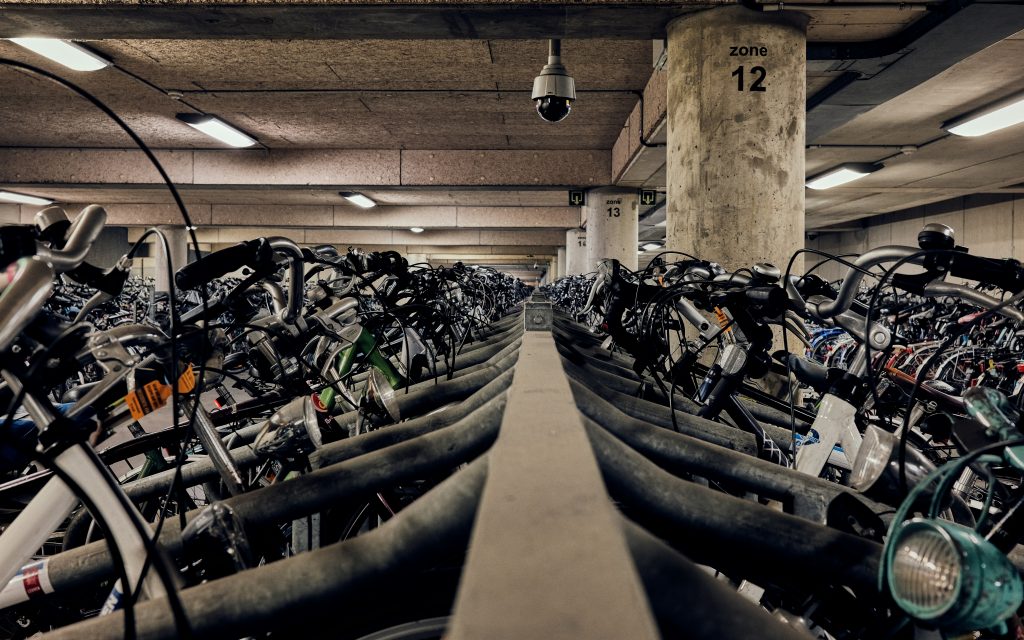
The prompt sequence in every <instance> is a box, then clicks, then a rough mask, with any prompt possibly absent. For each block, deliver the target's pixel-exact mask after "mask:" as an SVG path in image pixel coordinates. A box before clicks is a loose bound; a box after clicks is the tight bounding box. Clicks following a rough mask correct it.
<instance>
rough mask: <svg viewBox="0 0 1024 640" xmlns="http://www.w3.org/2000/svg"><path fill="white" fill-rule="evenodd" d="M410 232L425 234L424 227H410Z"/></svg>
mask: <svg viewBox="0 0 1024 640" xmlns="http://www.w3.org/2000/svg"><path fill="white" fill-rule="evenodd" d="M409 231H412V232H413V233H423V227H409Z"/></svg>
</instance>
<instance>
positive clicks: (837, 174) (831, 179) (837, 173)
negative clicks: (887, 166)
mask: <svg viewBox="0 0 1024 640" xmlns="http://www.w3.org/2000/svg"><path fill="white" fill-rule="evenodd" d="M881 168H882V165H880V164H867V163H852V162H851V163H847V164H841V165H839V166H838V167H835V168H832V169H829V170H828V171H825V172H824V173H819V174H818V175H816V176H814V177H813V178H811V179H810V180H808V181H807V188H808V189H817V190H821V189H831V188H832V187H838V186H839V185H841V184H846V183H847V182H853V181H854V180H859V179H861V178H863V177H864V176H866V175H869V174H871V173H874V172H875V171H878V170H879V169H881Z"/></svg>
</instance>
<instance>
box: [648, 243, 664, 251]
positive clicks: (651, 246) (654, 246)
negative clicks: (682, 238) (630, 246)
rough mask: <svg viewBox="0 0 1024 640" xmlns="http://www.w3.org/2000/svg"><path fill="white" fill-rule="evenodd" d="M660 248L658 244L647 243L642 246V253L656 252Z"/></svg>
mask: <svg viewBox="0 0 1024 640" xmlns="http://www.w3.org/2000/svg"><path fill="white" fill-rule="evenodd" d="M660 248H661V243H660V242H648V243H646V244H644V251H657V250H658V249H660Z"/></svg>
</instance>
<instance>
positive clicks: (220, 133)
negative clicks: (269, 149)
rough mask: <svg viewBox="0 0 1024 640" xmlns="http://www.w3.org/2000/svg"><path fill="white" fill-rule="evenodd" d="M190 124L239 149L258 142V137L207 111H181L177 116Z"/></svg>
mask: <svg viewBox="0 0 1024 640" xmlns="http://www.w3.org/2000/svg"><path fill="white" fill-rule="evenodd" d="M175 118H177V119H178V120H180V121H181V122H184V123H185V124H187V125H188V126H190V127H192V128H193V129H196V130H197V131H202V132H203V133H205V134H206V135H208V136H210V137H211V138H213V139H215V140H220V141H221V142H223V143H224V144H226V145H230V146H232V147H235V148H237V149H243V148H245V147H251V146H253V145H254V144H256V138H253V137H252V136H250V135H249V134H247V133H243V132H242V131H240V130H238V129H236V128H235V127H233V126H231V125H230V124H228V123H226V122H224V121H223V120H221V119H220V118H218V117H216V116H211V115H207V114H205V113H179V114H178V115H176V116H175Z"/></svg>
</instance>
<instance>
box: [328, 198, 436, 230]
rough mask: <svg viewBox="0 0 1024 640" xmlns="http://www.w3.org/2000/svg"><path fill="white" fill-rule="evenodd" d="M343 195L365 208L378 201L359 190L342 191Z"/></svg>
mask: <svg viewBox="0 0 1024 640" xmlns="http://www.w3.org/2000/svg"><path fill="white" fill-rule="evenodd" d="M341 197H342V198H345V199H346V200H348V201H349V202H351V203H352V204H354V205H356V206H357V207H362V208H364V209H369V208H370V207H376V206H377V203H376V202H374V201H373V200H371V199H369V198H367V197H366V196H364V195H363V194H361V193H359V192H357V191H342V192H341ZM421 231H422V229H421ZM413 233H419V231H414V232H413Z"/></svg>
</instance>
